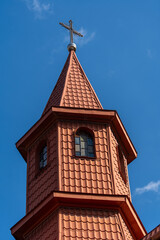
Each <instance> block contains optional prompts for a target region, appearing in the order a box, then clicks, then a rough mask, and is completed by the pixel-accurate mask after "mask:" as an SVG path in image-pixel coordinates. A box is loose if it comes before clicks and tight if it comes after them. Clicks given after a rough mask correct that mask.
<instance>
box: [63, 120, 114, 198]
mask: <svg viewBox="0 0 160 240" xmlns="http://www.w3.org/2000/svg"><path fill="white" fill-rule="evenodd" d="M84 126H85V127H88V128H89V129H91V130H92V131H93V132H94V135H95V148H96V159H89V158H87V159H85V158H80V157H78V158H76V157H74V132H75V131H76V129H78V128H79V127H84ZM60 153H61V160H60V161H61V162H60V166H61V171H60V172H61V187H60V190H61V191H71V192H82V193H94V194H113V186H112V176H111V168H110V162H109V156H108V155H109V154H108V139H107V127H106V125H105V124H89V123H79V122H75V121H74V122H73V121H70V122H65V121H63V122H61V123H60Z"/></svg>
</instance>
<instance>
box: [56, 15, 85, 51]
mask: <svg viewBox="0 0 160 240" xmlns="http://www.w3.org/2000/svg"><path fill="white" fill-rule="evenodd" d="M59 24H60V25H62V26H63V27H65V28H66V29H68V30H69V31H70V43H69V44H68V46H67V48H68V51H71V50H74V51H76V44H75V43H74V42H73V33H74V34H76V35H78V36H80V37H83V35H82V34H81V33H79V32H77V31H76V30H74V29H73V22H72V20H69V26H68V25H66V24H64V23H61V22H60V23H59Z"/></svg>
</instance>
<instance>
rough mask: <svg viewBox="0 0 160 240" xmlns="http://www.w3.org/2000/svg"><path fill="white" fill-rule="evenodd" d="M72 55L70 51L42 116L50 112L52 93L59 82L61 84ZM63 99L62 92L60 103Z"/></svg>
mask: <svg viewBox="0 0 160 240" xmlns="http://www.w3.org/2000/svg"><path fill="white" fill-rule="evenodd" d="M70 57H71V54H70V53H69V55H68V57H67V60H66V62H65V64H64V66H63V69H62V72H61V74H60V75H59V78H58V81H57V82H56V85H55V86H54V88H53V90H52V92H51V94H50V97H49V99H48V101H47V104H46V106H45V108H44V111H43V113H42V116H43V115H44V114H45V113H46V112H48V110H49V109H50V107H48V106H49V103H50V101H51V98H52V95H53V94H54V92H55V90H56V88H57V87H58V84H59V83H60V81H61V77H62V75H63V73H64V72H65V68H66V66H67V65H69V63H70ZM67 72H68V68H67ZM66 75H67V74H66ZM65 79H66V76H65ZM65 79H64V85H65ZM63 90H64V86H63ZM63 90H62V92H63ZM61 99H62V94H61V96H60V100H59V103H60V102H61ZM58 105H59V104H58Z"/></svg>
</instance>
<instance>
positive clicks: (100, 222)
mask: <svg viewBox="0 0 160 240" xmlns="http://www.w3.org/2000/svg"><path fill="white" fill-rule="evenodd" d="M61 25H63V26H64V27H66V25H64V24H61ZM67 27H68V29H69V30H70V31H71V34H72V35H71V43H70V44H69V46H68V50H69V55H68V58H67V60H66V63H65V65H64V67H63V70H62V72H61V74H60V76H59V79H58V81H57V83H56V85H55V87H54V89H53V91H52V93H51V95H50V97H49V100H48V102H47V104H46V107H45V109H44V111H43V113H42V116H41V118H40V119H39V120H38V121H37V122H36V123H35V124H34V125H33V127H32V128H31V129H30V130H29V131H28V132H27V133H26V134H25V135H24V136H23V137H22V138H21V139H20V140H19V141H18V142H17V144H16V146H17V148H18V150H19V152H20V153H21V155H22V156H23V158H24V160H25V161H26V163H27V196H26V215H25V216H24V217H23V218H22V219H21V220H20V221H19V222H18V223H16V224H15V225H14V226H13V227H12V228H11V232H12V235H13V236H14V237H15V239H17V240H80V239H87V240H93V239H95V240H97V239H98V240H102V239H105V240H106V239H107V240H132V239H133V240H140V239H142V238H143V237H144V236H145V235H146V230H145V228H144V226H143V224H142V223H141V221H140V219H139V217H138V215H137V213H136V211H135V209H134V207H133V205H132V202H131V194H130V187H129V179H128V169H127V165H128V164H129V163H131V162H132V161H133V160H134V159H135V158H136V157H137V153H136V150H135V148H134V146H133V144H132V142H131V140H130V138H129V136H128V134H127V132H126V130H125V128H124V126H123V124H122V122H121V120H120V117H119V115H118V113H117V112H116V111H110V110H104V109H103V108H102V105H101V103H100V101H99V99H98V97H97V96H96V93H95V91H94V89H93V88H92V86H91V84H90V82H89V80H88V78H87V76H86V74H85V73H84V71H83V69H82V66H81V64H80V63H79V60H78V58H77V56H76V53H75V50H76V45H75V44H74V43H73V33H75V34H77V35H78V33H77V32H76V31H75V30H73V28H72V22H71V21H70V26H67Z"/></svg>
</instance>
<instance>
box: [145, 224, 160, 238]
mask: <svg viewBox="0 0 160 240" xmlns="http://www.w3.org/2000/svg"><path fill="white" fill-rule="evenodd" d="M156 235H158V236H157V238H156ZM152 239H153V240H158V239H160V224H159V225H158V226H157V227H156V228H154V229H153V230H152V231H151V232H149V233H148V234H147V235H146V236H145V237H144V238H142V240H152Z"/></svg>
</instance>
